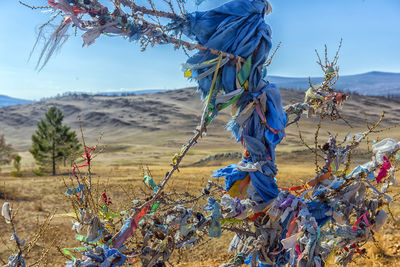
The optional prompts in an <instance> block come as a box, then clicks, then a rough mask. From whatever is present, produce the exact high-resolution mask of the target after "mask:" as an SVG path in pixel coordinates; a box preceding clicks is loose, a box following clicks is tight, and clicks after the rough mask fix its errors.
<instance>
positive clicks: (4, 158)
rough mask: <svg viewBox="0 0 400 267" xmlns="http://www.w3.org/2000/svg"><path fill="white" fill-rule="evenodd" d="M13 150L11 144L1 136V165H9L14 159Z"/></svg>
mask: <svg viewBox="0 0 400 267" xmlns="http://www.w3.org/2000/svg"><path fill="white" fill-rule="evenodd" d="M12 151H13V149H12V147H11V145H10V144H7V143H6V139H5V138H4V135H3V134H1V135H0V165H5V164H9V163H10V162H11V160H12V159H13V152H12Z"/></svg>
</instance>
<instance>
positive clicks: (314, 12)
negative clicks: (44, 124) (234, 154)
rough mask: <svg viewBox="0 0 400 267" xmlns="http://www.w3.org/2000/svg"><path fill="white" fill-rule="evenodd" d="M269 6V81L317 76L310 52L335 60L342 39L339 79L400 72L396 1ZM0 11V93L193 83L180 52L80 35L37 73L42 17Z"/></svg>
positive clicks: (3, 5)
mask: <svg viewBox="0 0 400 267" xmlns="http://www.w3.org/2000/svg"><path fill="white" fill-rule="evenodd" d="M157 1H158V0H155V2H157ZM188 1H190V0H188ZM26 2H27V3H38V2H40V1H37V0H35V1H33V0H26ZM42 2H43V3H44V4H45V1H44V0H43V1H42ZM223 2H227V1H216V0H206V1H205V2H204V3H203V4H202V5H201V6H200V9H208V8H210V7H213V6H216V5H217V4H220V3H223ZM270 2H271V4H272V6H273V12H272V14H270V15H269V16H268V18H267V22H268V23H269V24H270V26H271V27H272V33H273V42H274V44H275V45H276V44H277V43H278V42H279V41H282V47H281V49H280V50H279V52H278V54H277V55H276V57H275V58H274V61H273V63H272V65H271V66H270V68H269V70H268V73H269V74H270V75H281V76H295V77H305V76H319V75H320V74H321V73H320V72H321V70H320V68H319V66H318V65H317V64H315V59H316V58H315V52H314V49H315V48H317V49H319V50H320V51H321V52H322V49H323V45H324V44H325V43H326V44H327V45H328V47H329V48H330V52H331V53H330V54H331V55H332V56H333V54H334V52H335V51H336V48H337V45H338V43H339V40H340V38H343V48H342V52H341V56H340V60H339V65H340V67H341V75H348V74H357V73H363V72H368V71H373V70H377V71H388V72H400V1H399V0H351V1H349V0H331V1H323V0H303V1H299V0H270ZM0 10H1V11H0V12H1V16H0V33H1V34H0V81H1V84H0V94H6V95H9V96H13V97H19V98H25V99H39V98H41V97H49V96H54V95H56V94H58V93H63V92H66V91H81V92H82V91H85V92H101V91H119V90H129V91H130V90H142V89H174V88H181V87H185V86H188V85H194V84H193V83H189V82H188V81H186V80H185V78H183V74H182V72H181V64H182V63H184V62H185V60H186V59H187V57H186V55H185V54H184V53H183V52H182V51H174V50H173V48H172V46H169V45H166V46H158V47H155V48H150V49H148V50H146V51H145V52H140V48H139V46H138V45H137V44H135V43H131V42H129V41H127V40H125V39H123V38H118V37H113V38H110V37H106V36H101V37H100V38H99V39H97V41H96V42H95V43H94V44H93V45H91V46H89V47H85V48H82V40H81V38H80V37H79V34H78V36H77V37H74V36H72V37H71V38H70V39H69V41H68V42H67V43H66V44H65V45H64V47H63V48H62V50H61V52H60V53H59V54H57V55H55V56H54V57H53V58H52V59H51V60H50V62H49V63H48V64H47V65H46V67H45V68H44V69H43V70H42V71H41V72H37V71H36V70H35V63H36V59H37V55H36V56H35V55H34V56H33V58H32V59H31V61H30V62H28V61H27V60H28V57H29V53H30V50H31V48H32V46H33V44H34V41H35V37H36V33H35V29H36V28H37V27H38V26H39V25H41V24H42V23H43V22H45V21H47V19H48V14H44V13H41V12H38V11H32V10H30V9H28V8H25V7H23V6H21V5H20V4H18V1H17V0H7V1H5V0H2V1H0ZM192 10H193V9H192Z"/></svg>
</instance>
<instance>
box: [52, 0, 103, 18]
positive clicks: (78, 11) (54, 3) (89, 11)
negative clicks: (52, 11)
mask: <svg viewBox="0 0 400 267" xmlns="http://www.w3.org/2000/svg"><path fill="white" fill-rule="evenodd" d="M47 2H48V3H49V5H50V6H51V7H53V8H58V6H60V5H62V4H61V3H56V2H55V0H48V1H47ZM101 7H102V8H104V7H103V6H101ZM71 8H72V10H73V11H74V13H75V15H78V14H85V13H90V14H97V13H99V12H100V9H93V10H81V9H79V8H77V7H76V6H75V5H72V6H71Z"/></svg>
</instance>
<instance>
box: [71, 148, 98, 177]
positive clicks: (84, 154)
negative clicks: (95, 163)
mask: <svg viewBox="0 0 400 267" xmlns="http://www.w3.org/2000/svg"><path fill="white" fill-rule="evenodd" d="M95 149H96V148H94V147H90V148H89V150H88V147H85V152H83V154H82V156H84V157H85V158H86V162H85V163H83V164H82V165H79V166H74V167H73V168H72V175H74V176H75V177H76V178H78V176H77V175H76V173H75V170H76V169H79V168H82V167H85V166H89V164H90V161H91V159H92V155H91V154H90V153H91V152H92V151H94V150H95Z"/></svg>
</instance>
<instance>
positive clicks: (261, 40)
mask: <svg viewBox="0 0 400 267" xmlns="http://www.w3.org/2000/svg"><path fill="white" fill-rule="evenodd" d="M267 5H268V4H267V2H266V1H264V0H252V1H251V0H250V1H249V0H236V1H232V2H229V3H227V4H225V5H222V6H221V7H218V8H216V9H213V10H210V11H206V12H194V13H191V14H188V15H187V17H186V19H187V25H185V28H184V32H185V34H186V35H187V36H189V37H191V38H193V39H195V40H196V41H197V42H198V43H199V44H201V45H204V46H206V47H209V48H213V49H217V50H220V51H223V52H227V53H230V54H234V55H238V56H240V57H242V58H247V57H248V56H250V55H251V54H252V53H253V52H254V51H255V50H256V49H257V52H256V53H255V55H254V56H253V66H252V70H251V75H250V78H249V92H257V91H258V90H260V89H261V88H260V87H259V85H260V83H261V81H262V69H261V68H258V66H261V65H263V63H265V61H266V59H267V56H268V52H269V51H270V49H271V29H270V27H269V26H268V25H267V24H266V23H265V21H264V14H265V11H266V10H267V8H268V6H267ZM212 58H215V55H212V54H211V53H210V52H208V51H200V52H198V53H197V54H195V55H194V56H192V57H191V58H190V59H189V60H188V61H187V63H190V64H198V63H201V62H204V61H206V60H210V59H212ZM221 80H222V83H221V87H222V88H223V89H224V91H225V92H226V93H229V92H231V91H233V90H235V89H236V88H235V80H236V67H235V65H231V64H227V65H225V66H224V67H223V69H222V79H221ZM211 81H212V75H209V76H208V77H206V78H204V79H202V80H200V81H199V90H200V91H201V92H202V93H203V96H205V95H207V94H208V92H209V89H210V85H211Z"/></svg>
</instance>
